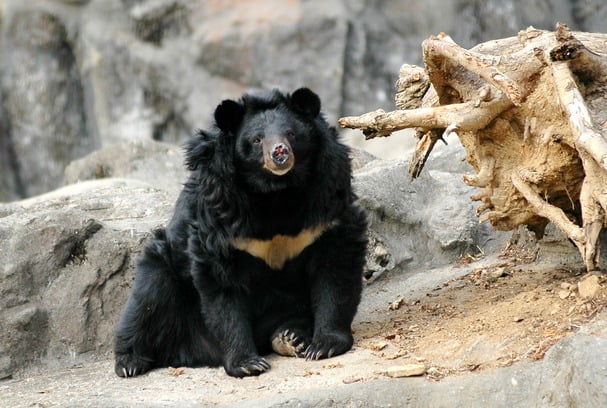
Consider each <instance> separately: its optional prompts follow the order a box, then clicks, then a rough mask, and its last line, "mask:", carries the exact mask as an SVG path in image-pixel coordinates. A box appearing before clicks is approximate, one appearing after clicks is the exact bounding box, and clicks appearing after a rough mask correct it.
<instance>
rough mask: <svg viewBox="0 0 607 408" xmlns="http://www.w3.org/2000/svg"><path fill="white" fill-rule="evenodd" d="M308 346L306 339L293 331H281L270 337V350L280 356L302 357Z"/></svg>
mask: <svg viewBox="0 0 607 408" xmlns="http://www.w3.org/2000/svg"><path fill="white" fill-rule="evenodd" d="M309 344H310V340H309V339H308V337H307V336H305V335H303V334H301V333H299V331H298V330H295V329H285V330H282V331H280V332H278V333H276V334H275V335H274V336H273V337H272V350H274V352H275V353H276V354H280V355H281V356H287V357H304V352H305V350H306V348H307V347H308V346H309Z"/></svg>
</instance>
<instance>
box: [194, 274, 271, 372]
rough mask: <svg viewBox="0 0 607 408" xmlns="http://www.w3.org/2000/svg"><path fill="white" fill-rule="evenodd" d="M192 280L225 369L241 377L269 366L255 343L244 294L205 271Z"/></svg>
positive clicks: (266, 368)
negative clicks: (219, 281) (211, 277)
mask: <svg viewBox="0 0 607 408" xmlns="http://www.w3.org/2000/svg"><path fill="white" fill-rule="evenodd" d="M201 267H202V266H198V268H201ZM194 276H202V274H201V273H198V274H196V273H195V275H194ZM195 282H196V287H197V289H198V292H199V294H200V299H201V303H202V315H203V318H204V321H205V324H206V326H207V327H208V329H209V331H210V333H211V335H212V336H213V337H214V339H215V341H216V343H217V344H218V345H219V347H220V349H221V353H222V359H223V367H224V369H225V371H226V373H228V374H229V375H231V376H233V377H244V376H250V375H259V374H261V373H263V372H265V371H267V370H269V369H270V364H269V363H268V362H267V361H266V360H265V359H264V358H263V357H261V356H260V355H259V353H258V351H257V347H256V346H255V341H254V337H253V330H252V327H251V316H250V310H251V308H250V307H248V305H247V302H246V299H247V295H246V294H245V293H242V291H240V290H238V289H237V288H235V287H229V286H225V285H219V284H217V282H214V281H213V280H212V279H210V278H209V276H208V275H206V276H205V278H204V279H200V278H199V279H195Z"/></svg>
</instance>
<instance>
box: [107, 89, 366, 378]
mask: <svg viewBox="0 0 607 408" xmlns="http://www.w3.org/2000/svg"><path fill="white" fill-rule="evenodd" d="M185 151H186V165H187V166H188V168H189V170H190V171H191V172H190V176H189V178H188V180H187V182H186V183H185V185H184V188H183V190H182V192H181V194H180V196H179V199H178V200H177V203H176V205H175V213H174V215H173V218H172V220H171V221H170V222H169V224H168V226H167V227H166V228H165V229H160V230H157V231H156V232H155V233H154V237H153V239H152V240H151V241H150V242H149V244H148V245H147V246H146V248H145V250H144V252H143V254H142V255H141V257H140V259H139V260H138V263H137V270H136V276H135V281H134V286H133V289H132V293H131V295H130V297H129V299H128V302H127V304H126V307H125V309H124V311H123V313H122V316H121V318H120V322H119V323H118V326H117V329H116V334H115V343H114V351H115V356H116V363H115V371H116V374H118V375H119V376H121V377H131V376H136V375H140V374H143V373H145V372H147V371H148V370H150V369H152V368H155V367H167V366H174V367H177V366H201V365H206V366H219V365H223V367H224V368H225V371H226V372H227V373H228V374H229V375H232V376H235V377H242V376H247V375H258V374H260V373H263V372H264V371H266V370H268V369H269V368H270V366H269V364H268V363H267V361H266V360H265V359H264V358H263V357H262V356H263V355H266V354H269V353H270V352H271V351H272V350H274V351H275V352H277V353H279V354H282V355H290V356H298V357H305V358H308V359H320V358H328V357H331V356H335V355H338V354H342V353H345V352H346V351H348V350H349V349H350V348H351V347H352V343H353V338H352V333H351V324H352V319H353V318H354V315H355V313H356V309H357V307H358V304H359V301H360V296H361V290H362V270H363V265H364V256H365V251H366V244H367V238H366V226H367V225H366V217H365V214H364V212H363V211H362V209H361V208H360V207H358V206H357V205H356V204H355V198H356V197H355V195H354V193H353V192H352V188H351V177H352V174H351V167H350V159H349V156H348V153H349V150H348V148H347V147H346V146H344V145H343V144H341V143H340V142H339V141H338V138H337V132H336V131H335V129H334V128H333V127H330V126H329V125H328V124H327V122H326V120H325V119H324V117H323V115H322V113H321V112H320V99H319V97H318V96H317V95H316V94H315V93H313V92H312V91H311V90H309V89H307V88H301V89H298V90H296V91H295V92H293V93H292V94H290V95H289V94H284V93H282V92H280V91H277V90H274V91H271V92H262V93H258V94H255V93H253V94H245V95H244V96H243V97H242V98H241V99H240V100H239V101H233V100H225V101H223V102H222V103H221V104H220V105H219V106H218V107H217V108H216V110H215V126H214V128H213V129H212V130H209V131H198V133H197V135H196V137H194V138H193V139H192V140H191V141H189V142H188V143H187V144H186V147H185Z"/></svg>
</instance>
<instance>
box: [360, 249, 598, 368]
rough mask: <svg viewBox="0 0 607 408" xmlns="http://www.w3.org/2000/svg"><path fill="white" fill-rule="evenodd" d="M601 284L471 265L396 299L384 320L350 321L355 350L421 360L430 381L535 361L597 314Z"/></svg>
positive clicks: (548, 271)
mask: <svg viewBox="0 0 607 408" xmlns="http://www.w3.org/2000/svg"><path fill="white" fill-rule="evenodd" d="M462 261H463V262H465V261H466V259H465V258H463V259H462ZM606 281H607V278H606V277H604V276H601V277H599V276H594V275H587V274H585V272H584V270H583V269H582V268H579V269H571V268H564V267H563V268H555V267H545V266H544V267H542V266H537V265H536V266H530V265H524V264H523V265H522V264H521V263H520V260H512V261H504V262H501V263H496V264H493V265H490V266H485V267H479V268H474V269H472V271H471V272H470V273H468V274H466V275H464V276H461V277H457V278H453V279H450V280H448V281H446V282H444V283H442V284H441V285H439V286H436V287H434V288H433V289H431V290H429V291H427V293H426V294H425V295H424V296H421V297H419V296H418V297H415V298H409V297H406V296H397V297H396V298H395V299H394V300H393V301H392V303H390V304H388V305H386V307H385V311H383V313H384V316H385V317H386V318H385V319H381V320H380V321H362V322H360V323H359V324H358V326H357V330H356V338H357V345H358V346H359V347H363V348H367V349H369V350H372V351H373V353H374V354H375V355H376V356H378V357H381V358H384V359H388V360H397V361H407V360H413V361H417V362H424V363H426V365H427V366H428V367H429V368H428V371H427V377H428V378H430V379H441V378H443V377H445V376H447V375H450V374H455V373H461V372H469V371H476V370H481V369H485V368H490V367H503V366H508V365H511V364H512V363H514V362H517V361H520V360H523V359H534V360H539V359H541V358H543V356H544V354H545V352H546V351H547V350H548V349H549V348H550V347H551V346H552V345H554V344H555V343H556V342H557V341H558V340H560V339H561V338H563V337H566V336H568V335H570V334H573V333H574V332H576V331H577V330H578V329H579V327H580V326H581V325H582V324H584V323H587V322H589V321H591V320H592V319H593V318H594V317H595V316H596V315H597V314H598V312H600V311H601V310H603V309H605V307H606V306H607V285H606V284H605V282H606ZM395 363H396V361H395Z"/></svg>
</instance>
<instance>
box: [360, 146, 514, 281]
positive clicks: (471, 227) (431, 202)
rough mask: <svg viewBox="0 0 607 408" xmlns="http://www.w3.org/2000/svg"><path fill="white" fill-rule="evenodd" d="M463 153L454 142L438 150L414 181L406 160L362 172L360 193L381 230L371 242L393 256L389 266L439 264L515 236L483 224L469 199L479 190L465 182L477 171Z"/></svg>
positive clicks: (379, 163)
mask: <svg viewBox="0 0 607 408" xmlns="http://www.w3.org/2000/svg"><path fill="white" fill-rule="evenodd" d="M437 150H440V149H437ZM463 154H464V152H463V150H462V149H461V147H459V146H458V145H457V144H456V143H452V144H451V145H450V146H448V147H447V148H445V149H443V151H442V152H441V151H439V152H437V154H436V155H435V157H434V158H433V159H432V160H430V161H429V162H428V163H427V165H426V168H425V169H424V171H423V172H422V174H421V176H420V177H419V178H418V179H416V180H413V181H410V180H409V178H408V175H407V162H406V161H404V160H394V161H382V160H377V161H375V162H371V163H370V164H368V165H366V166H365V167H363V168H361V169H359V170H357V171H356V177H355V180H354V187H355V191H356V193H357V194H358V196H359V198H360V203H361V204H362V205H363V206H364V207H365V208H366V209H367V211H368V213H369V219H370V229H371V230H372V231H373V233H375V234H376V236H375V237H372V239H371V242H375V241H380V243H381V244H382V245H383V246H385V247H386V249H387V251H388V256H387V257H386V256H383V259H384V263H386V265H387V267H388V268H389V269H391V268H394V267H398V268H401V269H405V270H409V269H412V268H419V267H426V268H427V267H437V266H440V265H445V264H447V263H450V262H453V261H454V260H455V259H457V258H458V257H459V256H461V255H463V254H465V253H477V252H478V251H479V250H482V251H485V252H489V251H491V250H494V249H496V248H501V246H502V245H503V244H504V243H505V242H506V240H507V238H508V237H509V235H510V234H508V233H500V232H498V231H494V230H493V229H492V227H491V226H490V225H487V223H484V224H479V222H478V217H477V216H476V213H475V209H474V208H475V205H474V204H473V202H472V201H470V200H469V198H468V197H469V196H470V195H472V194H473V193H474V192H475V189H474V188H472V187H468V186H466V185H465V184H464V183H463V182H462V176H463V174H465V173H467V172H470V171H471V168H470V167H469V166H468V165H467V164H466V163H465V162H464V161H463V160H461V159H462V156H463ZM455 197H457V199H454V198H455ZM371 253H373V250H371ZM387 259H389V261H386V260H387ZM376 263H377V262H376ZM375 269H376V270H377V271H379V273H382V272H383V270H381V269H380V268H377V267H376V268H375ZM371 274H373V273H371Z"/></svg>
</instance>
